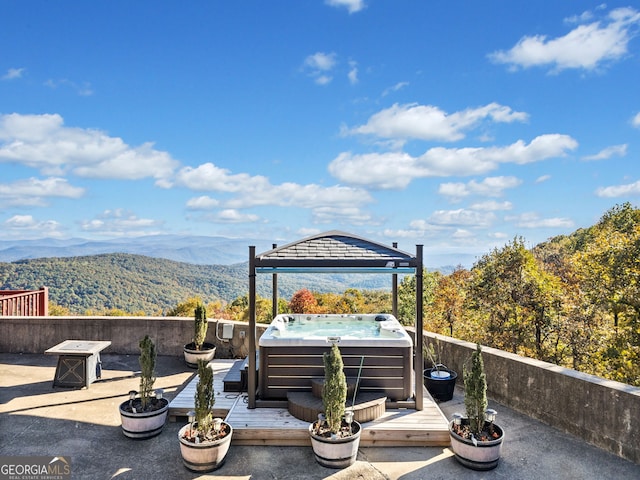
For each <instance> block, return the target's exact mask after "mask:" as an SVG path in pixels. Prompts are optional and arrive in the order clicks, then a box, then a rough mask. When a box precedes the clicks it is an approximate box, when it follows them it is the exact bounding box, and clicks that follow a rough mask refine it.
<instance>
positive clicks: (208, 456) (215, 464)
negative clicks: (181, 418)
mask: <svg viewBox="0 0 640 480" xmlns="http://www.w3.org/2000/svg"><path fill="white" fill-rule="evenodd" d="M222 423H223V425H225V426H226V428H228V430H229V433H228V434H227V435H225V436H224V437H223V438H221V439H219V440H215V441H213V442H202V443H193V442H190V441H188V440H186V439H185V438H184V437H185V433H186V432H187V430H189V429H191V428H195V427H192V426H191V424H190V423H188V424H187V425H185V426H184V427H182V428H181V429H180V431H179V432H178V440H179V441H180V453H181V454H182V462H183V463H184V466H185V467H187V468H188V469H189V470H192V471H194V472H211V471H213V470H216V469H218V468H220V467H221V466H222V464H223V463H224V460H225V458H226V455H227V452H228V451H229V446H230V445H231V436H232V435H233V428H232V427H231V425H229V424H228V423H226V422H222Z"/></svg>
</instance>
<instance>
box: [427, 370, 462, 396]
mask: <svg viewBox="0 0 640 480" xmlns="http://www.w3.org/2000/svg"><path fill="white" fill-rule="evenodd" d="M439 370H440V372H441V373H442V372H446V373H448V374H449V376H448V377H446V378H442V377H434V376H433V375H432V372H435V371H436V369H435V368H427V369H426V370H424V371H423V372H422V376H423V378H424V386H425V387H427V390H428V391H429V393H430V394H431V396H432V397H433V399H434V400H437V401H439V402H448V401H449V400H451V399H452V398H453V392H454V390H455V388H456V379H457V378H458V374H457V373H456V372H454V371H453V370H449V369H448V368H442V367H441V368H440V369H439Z"/></svg>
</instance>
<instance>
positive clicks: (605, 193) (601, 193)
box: [596, 180, 640, 198]
mask: <svg viewBox="0 0 640 480" xmlns="http://www.w3.org/2000/svg"><path fill="white" fill-rule="evenodd" d="M596 195H597V196H598V197H604V198H615V197H626V196H636V195H640V180H638V181H637V182H633V183H628V184H626V185H611V186H608V187H600V188H598V189H597V190H596Z"/></svg>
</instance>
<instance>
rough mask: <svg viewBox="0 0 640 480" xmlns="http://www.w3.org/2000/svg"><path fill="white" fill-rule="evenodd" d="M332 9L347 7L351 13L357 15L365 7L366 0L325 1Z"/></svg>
mask: <svg viewBox="0 0 640 480" xmlns="http://www.w3.org/2000/svg"><path fill="white" fill-rule="evenodd" d="M324 3H326V4H327V5H330V6H332V7H346V9H347V10H348V11H349V13H356V12H359V11H360V10H362V9H363V8H364V7H365V4H364V0H325V2H324Z"/></svg>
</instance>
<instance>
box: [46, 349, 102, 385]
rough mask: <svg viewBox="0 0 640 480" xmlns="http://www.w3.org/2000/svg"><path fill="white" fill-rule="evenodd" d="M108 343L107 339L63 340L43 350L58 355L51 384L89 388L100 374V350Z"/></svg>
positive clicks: (47, 353) (48, 353)
mask: <svg viewBox="0 0 640 480" xmlns="http://www.w3.org/2000/svg"><path fill="white" fill-rule="evenodd" d="M109 345H111V342H109V341H92V340H65V341H64V342H62V343H59V344H58V345H56V346H55V347H51V348H50V349H48V350H47V351H45V352H44V353H45V354H46V355H58V366H57V367H56V374H55V377H54V378H53V386H54V387H76V388H82V387H87V388H89V385H91V383H93V382H94V381H95V380H96V379H98V378H101V376H102V375H101V373H102V362H101V361H100V352H101V351H102V350H104V349H105V348H107V347H108V346H109Z"/></svg>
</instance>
